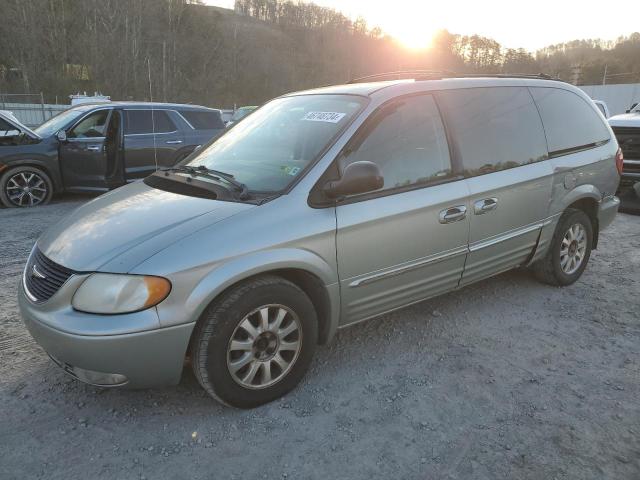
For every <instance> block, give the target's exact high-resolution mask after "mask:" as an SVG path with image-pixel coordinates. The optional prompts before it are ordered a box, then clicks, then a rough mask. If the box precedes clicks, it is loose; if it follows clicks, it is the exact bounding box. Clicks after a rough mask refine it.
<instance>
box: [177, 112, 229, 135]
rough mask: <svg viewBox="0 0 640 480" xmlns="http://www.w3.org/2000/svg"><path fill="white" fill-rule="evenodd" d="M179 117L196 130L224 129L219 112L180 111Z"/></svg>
mask: <svg viewBox="0 0 640 480" xmlns="http://www.w3.org/2000/svg"><path fill="white" fill-rule="evenodd" d="M180 115H182V116H183V117H184V118H185V119H186V120H187V122H189V123H190V124H191V125H192V126H193V128H195V129H196V130H222V129H223V128H224V123H223V122H222V117H221V116H220V112H215V111H214V112H207V111H198V110H182V111H181V112H180Z"/></svg>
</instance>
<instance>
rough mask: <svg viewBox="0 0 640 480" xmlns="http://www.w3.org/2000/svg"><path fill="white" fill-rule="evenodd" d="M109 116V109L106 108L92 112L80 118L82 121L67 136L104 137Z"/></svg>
mask: <svg viewBox="0 0 640 480" xmlns="http://www.w3.org/2000/svg"><path fill="white" fill-rule="evenodd" d="M108 118H109V110H106V109H105V110H98V111H97V112H94V113H91V114H89V115H88V116H87V117H85V118H83V119H82V120H80V122H79V123H78V124H77V125H76V126H75V127H73V128H72V129H71V131H70V132H69V133H68V135H67V136H68V137H70V138H99V137H104V132H105V129H106V127H107V119H108Z"/></svg>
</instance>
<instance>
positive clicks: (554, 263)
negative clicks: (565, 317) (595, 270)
mask: <svg viewBox="0 0 640 480" xmlns="http://www.w3.org/2000/svg"><path fill="white" fill-rule="evenodd" d="M574 225H581V226H582V227H583V228H584V230H585V232H586V249H585V252H584V255H583V256H582V260H581V263H580V265H579V267H578V268H577V269H576V270H575V271H573V272H571V273H567V272H565V271H564V270H563V268H562V265H561V252H560V251H561V249H562V243H563V239H564V237H565V235H566V234H567V233H568V231H569V229H570V228H571V227H573V226H574ZM592 246H593V226H592V225H591V220H590V219H589V216H588V215H587V214H586V213H584V212H583V211H582V210H577V209H573V208H569V209H567V210H566V211H565V212H564V213H563V214H562V216H561V217H560V220H559V221H558V225H557V226H556V231H555V232H554V234H553V238H552V239H551V245H549V251H548V252H547V254H546V255H545V257H544V258H542V259H540V260H538V261H537V262H536V263H535V264H534V265H533V272H534V274H535V276H536V278H537V279H538V280H540V281H541V282H543V283H547V284H549V285H554V286H566V285H571V284H572V283H574V282H575V281H576V280H578V278H580V276H581V275H582V272H584V269H585V268H586V267H587V263H588V262H589V258H590V256H591V249H592Z"/></svg>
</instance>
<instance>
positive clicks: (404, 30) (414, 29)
mask: <svg viewBox="0 0 640 480" xmlns="http://www.w3.org/2000/svg"><path fill="white" fill-rule="evenodd" d="M425 17H426V15H417V18H413V19H410V18H407V17H406V16H404V15H403V16H402V18H390V19H389V27H388V28H389V30H388V31H389V34H390V35H391V36H393V37H395V38H396V40H398V42H400V44H402V45H403V46H404V47H406V48H408V49H411V50H425V49H427V48H430V47H431V42H432V40H433V36H434V34H435V32H436V30H437V26H436V25H429V24H428V23H426V22H425Z"/></svg>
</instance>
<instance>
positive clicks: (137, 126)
mask: <svg viewBox="0 0 640 480" xmlns="http://www.w3.org/2000/svg"><path fill="white" fill-rule="evenodd" d="M124 113H125V119H126V120H125V131H124V133H125V134H127V135H131V134H141V133H154V131H155V133H167V132H174V131H175V130H176V126H175V125H174V123H173V122H172V121H171V119H170V118H169V115H168V114H167V112H165V111H164V110H125V112H124ZM152 118H153V119H154V120H155V129H154V128H153V123H152Z"/></svg>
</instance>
